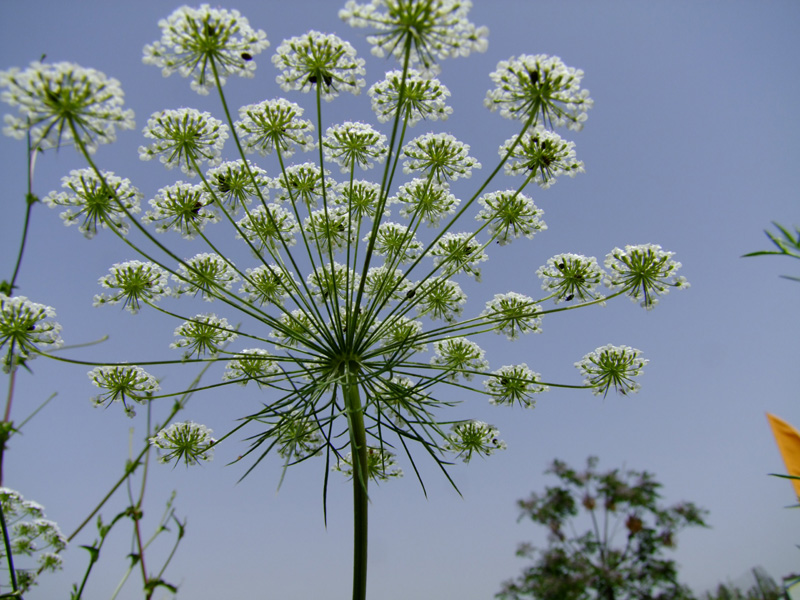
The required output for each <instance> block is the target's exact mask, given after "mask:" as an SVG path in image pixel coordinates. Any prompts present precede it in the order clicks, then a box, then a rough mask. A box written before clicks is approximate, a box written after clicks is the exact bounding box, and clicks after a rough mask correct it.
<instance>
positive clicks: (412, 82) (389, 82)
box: [367, 69, 453, 127]
mask: <svg viewBox="0 0 800 600" xmlns="http://www.w3.org/2000/svg"><path fill="white" fill-rule="evenodd" d="M401 89H402V91H403V94H402V100H401V96H400V90H401ZM367 94H369V97H370V99H371V101H372V110H373V111H375V115H376V116H377V117H378V121H380V122H381V123H386V122H387V121H390V120H391V119H394V118H395V116H396V115H397V112H398V109H399V111H400V119H401V121H402V122H405V123H407V124H408V125H409V126H411V127H413V126H414V125H416V124H417V123H419V122H420V121H421V120H423V119H425V120H427V119H430V120H431V121H436V120H437V119H441V120H442V121H444V120H446V119H447V117H449V116H450V115H451V114H452V112H453V109H452V108H451V107H449V106H448V105H447V104H446V101H447V98H448V97H449V96H450V90H448V89H447V87H445V86H444V85H443V84H442V83H441V82H440V81H439V80H438V79H428V78H427V77H424V76H423V75H422V74H421V73H419V72H418V71H416V70H414V69H409V70H408V73H406V78H405V80H404V79H403V72H402V71H389V72H388V73H386V78H385V79H384V80H383V81H379V82H377V83H375V84H374V85H373V86H372V87H370V88H369V90H368V91H367Z"/></svg>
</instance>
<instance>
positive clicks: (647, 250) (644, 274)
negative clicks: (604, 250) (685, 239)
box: [605, 244, 689, 310]
mask: <svg viewBox="0 0 800 600" xmlns="http://www.w3.org/2000/svg"><path fill="white" fill-rule="evenodd" d="M674 255H675V253H674V252H667V251H666V250H662V249H661V246H659V245H657V244H639V245H636V246H625V249H624V250H622V249H621V248H614V249H613V250H612V251H611V252H610V253H609V254H608V255H607V256H606V265H605V266H606V269H608V273H607V276H606V279H605V284H606V285H607V286H608V287H609V288H610V289H612V290H620V289H621V290H624V291H625V293H626V294H627V295H628V296H629V297H630V299H631V300H633V301H634V302H640V305H641V306H642V307H644V308H646V309H647V310H651V309H653V308H655V305H656V304H658V298H657V296H665V295H666V294H667V293H668V292H669V288H671V287H674V288H680V289H686V288H688V287H689V282H688V281H686V278H685V277H682V276H678V275H677V271H678V269H680V268H681V263H679V262H678V261H675V260H672V257H673V256H674Z"/></svg>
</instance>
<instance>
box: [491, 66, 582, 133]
mask: <svg viewBox="0 0 800 600" xmlns="http://www.w3.org/2000/svg"><path fill="white" fill-rule="evenodd" d="M489 77H491V79H492V81H493V82H494V83H495V86H496V87H495V88H494V89H493V90H489V92H487V94H486V100H485V102H484V103H485V104H486V106H487V107H488V108H489V109H490V110H492V111H495V110H497V109H498V108H499V109H500V114H501V115H502V116H503V117H505V118H507V119H516V120H519V121H522V122H523V123H527V122H529V121H531V120H533V122H534V123H538V124H540V125H544V126H547V127H552V126H553V125H557V126H561V125H566V126H567V127H568V128H569V129H574V130H580V129H581V128H582V127H583V124H584V122H585V121H586V116H587V115H586V111H587V110H588V109H590V108H591V107H592V104H593V102H592V99H591V98H589V92H588V91H587V90H584V89H581V87H580V85H581V79H583V71H581V70H580V69H573V68H572V67H568V66H566V65H565V64H564V63H563V62H561V59H560V58H558V57H557V56H547V55H546V54H536V55H533V56H531V55H527V54H523V55H521V56H518V57H513V56H512V57H511V58H510V59H508V60H501V61H500V62H499V63H497V70H495V71H494V72H493V73H491V74H490V75H489Z"/></svg>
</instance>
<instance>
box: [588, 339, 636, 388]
mask: <svg viewBox="0 0 800 600" xmlns="http://www.w3.org/2000/svg"><path fill="white" fill-rule="evenodd" d="M641 354H642V353H641V351H640V350H636V349H635V348H631V347H630V346H613V345H612V344H608V345H606V346H603V347H602V348H598V349H597V350H594V351H593V352H590V353H589V354H587V355H586V356H584V357H583V358H582V359H581V360H579V361H578V362H576V363H575V367H577V369H578V370H579V371H580V372H581V374H582V375H583V376H584V380H583V382H584V384H585V385H587V386H590V387H591V388H592V393H593V394H595V395H596V396H599V395H600V394H602V395H603V396H605V395H606V394H608V390H609V389H610V388H612V387H613V388H614V389H615V390H616V391H617V392H618V393H620V394H622V395H623V396H624V395H626V394H628V393H629V392H638V391H639V387H640V386H639V384H638V383H637V382H636V381H634V380H633V378H634V377H637V376H639V375H641V374H642V371H643V369H644V366H645V365H646V364H647V363H648V362H649V361H648V360H647V359H644V358H641Z"/></svg>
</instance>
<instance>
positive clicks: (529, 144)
mask: <svg viewBox="0 0 800 600" xmlns="http://www.w3.org/2000/svg"><path fill="white" fill-rule="evenodd" d="M498 152H499V154H500V156H501V157H505V156H508V160H507V161H506V164H505V167H504V168H505V172H506V174H508V175H523V176H525V177H526V178H528V179H532V180H533V181H535V182H536V183H537V184H539V187H541V188H542V189H547V188H549V187H550V186H551V185H552V184H554V183H555V182H556V178H557V177H559V176H561V175H568V176H570V177H575V175H577V174H578V173H583V163H582V162H581V161H579V160H577V159H576V158H575V144H573V143H572V142H567V141H564V140H563V139H561V136H560V135H558V134H557V133H554V132H552V131H549V130H547V129H543V128H542V127H537V128H536V129H534V130H533V131H529V132H527V133H525V135H523V136H522V138H521V139H520V140H519V141H517V138H516V137H513V138H511V139H508V140H506V142H505V143H504V144H503V145H502V146H500V150H499V151H498Z"/></svg>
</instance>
